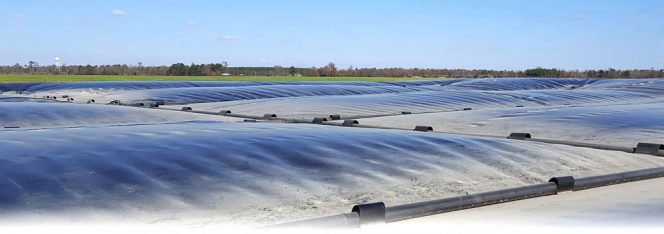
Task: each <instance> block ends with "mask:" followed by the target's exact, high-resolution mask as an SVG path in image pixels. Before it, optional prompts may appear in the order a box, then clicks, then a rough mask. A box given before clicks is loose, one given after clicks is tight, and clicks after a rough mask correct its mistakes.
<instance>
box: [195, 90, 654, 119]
mask: <svg viewBox="0 0 664 234" xmlns="http://www.w3.org/2000/svg"><path fill="white" fill-rule="evenodd" d="M655 98H664V90H663V91H662V92H661V93H640V92H630V91H621V90H616V91H611V92H607V91H605V90H592V89H584V90H519V91H460V90H457V91H455V90H438V91H421V92H409V93H398V94H377V95H353V96H317V97H302V98H294V99H274V100H270V99H268V100H260V101H239V102H218V103H202V104H194V105H192V107H193V108H195V109H199V110H210V111H216V110H221V109H231V110H232V111H233V112H234V113H243V114H260V113H263V112H266V111H267V112H272V113H276V114H278V115H279V116H281V117H316V116H320V115H326V114H341V115H343V116H349V115H351V116H352V115H358V116H363V115H384V114H396V113H401V112H403V111H410V112H412V113H425V112H440V111H455V110H463V109H466V108H472V109H473V110H478V109H486V108H511V107H516V106H526V107H532V106H556V105H587V104H608V103H625V102H630V101H640V100H648V99H655Z"/></svg>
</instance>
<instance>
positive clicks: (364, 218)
mask: <svg viewBox="0 0 664 234" xmlns="http://www.w3.org/2000/svg"><path fill="white" fill-rule="evenodd" d="M662 177H664V167H658V168H650V169H644V170H637V171H628V172H621V173H615V174H608V175H601V176H592V177H584V178H578V179H575V178H574V177H572V176H562V177H553V178H551V179H550V180H549V181H548V182H547V183H543V184H536V185H530V186H523V187H517V188H510V189H504V190H497V191H492V192H485V193H478V194H473V195H466V196H459V197H451V198H444V199H438V200H431V201H425V202H417V203H410V204H402V205H396V206H390V207H386V206H385V203H383V202H376V203H369V204H360V205H356V206H354V207H352V209H351V212H350V213H344V214H338V215H332V216H326V217H320V218H315V219H307V220H301V221H296V222H290V223H283V224H277V225H273V226H270V228H359V227H362V226H364V225H367V224H381V223H391V222H398V221H402V220H407V219H414V218H419V217H424V216H431V215H436V214H441V213H447V212H452V211H457V210H465V209H471V208H476V207H482V206H489V205H494V204H500V203H506V202H512V201H518V200H523V199H530V198H537V197H544V196H551V195H556V194H559V193H562V192H572V191H579V190H585V189H592V188H597V187H603V186H609V185H615V184H621V183H628V182H634V181H640V180H647V179H655V178H662Z"/></svg>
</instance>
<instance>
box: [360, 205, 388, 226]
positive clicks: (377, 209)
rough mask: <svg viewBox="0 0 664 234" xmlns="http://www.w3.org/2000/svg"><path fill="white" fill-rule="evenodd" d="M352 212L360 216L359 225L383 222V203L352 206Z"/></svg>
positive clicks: (384, 212)
mask: <svg viewBox="0 0 664 234" xmlns="http://www.w3.org/2000/svg"><path fill="white" fill-rule="evenodd" d="M352 213H357V215H358V216H360V226H362V225H366V224H375V223H385V214H386V211H385V203H382V202H376V203H369V204H362V205H356V206H353V209H352Z"/></svg>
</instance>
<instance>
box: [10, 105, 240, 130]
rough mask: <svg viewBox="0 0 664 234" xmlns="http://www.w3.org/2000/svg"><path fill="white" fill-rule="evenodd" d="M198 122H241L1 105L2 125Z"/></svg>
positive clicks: (99, 108)
mask: <svg viewBox="0 0 664 234" xmlns="http://www.w3.org/2000/svg"><path fill="white" fill-rule="evenodd" d="M197 120H210V121H213V120H216V121H221V120H224V121H241V119H235V118H230V117H220V116H209V115H197V114H192V113H185V112H174V111H164V110H151V109H146V108H135V107H126V106H115V105H88V104H72V103H42V102H0V126H3V127H8V126H10V127H19V128H52V127H73V126H90V125H122V124H155V123H173V122H185V121H197Z"/></svg>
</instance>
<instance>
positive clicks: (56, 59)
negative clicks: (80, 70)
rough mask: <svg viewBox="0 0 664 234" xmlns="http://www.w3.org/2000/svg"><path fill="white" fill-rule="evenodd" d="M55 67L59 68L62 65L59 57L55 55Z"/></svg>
mask: <svg viewBox="0 0 664 234" xmlns="http://www.w3.org/2000/svg"><path fill="white" fill-rule="evenodd" d="M54 64H55V67H56V68H58V69H60V67H62V63H60V57H55V63H54Z"/></svg>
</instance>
